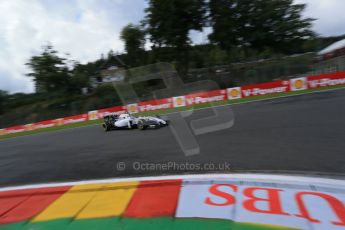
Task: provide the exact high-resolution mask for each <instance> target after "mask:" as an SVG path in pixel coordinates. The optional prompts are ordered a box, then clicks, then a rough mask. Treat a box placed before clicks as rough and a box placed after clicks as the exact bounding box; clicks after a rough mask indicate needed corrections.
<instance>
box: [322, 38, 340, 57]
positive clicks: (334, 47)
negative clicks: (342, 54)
mask: <svg viewBox="0 0 345 230" xmlns="http://www.w3.org/2000/svg"><path fill="white" fill-rule="evenodd" d="M341 48H345V39H343V40H340V41H337V42H335V43H333V44H332V45H330V46H327V47H326V48H325V49H323V50H321V51H320V52H319V53H318V54H319V55H324V54H327V53H331V52H333V51H335V50H337V49H341Z"/></svg>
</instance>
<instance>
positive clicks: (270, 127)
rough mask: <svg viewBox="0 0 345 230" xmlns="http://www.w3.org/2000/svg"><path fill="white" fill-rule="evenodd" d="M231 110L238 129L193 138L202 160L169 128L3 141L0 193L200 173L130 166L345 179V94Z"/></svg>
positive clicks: (94, 129) (92, 129)
mask: <svg viewBox="0 0 345 230" xmlns="http://www.w3.org/2000/svg"><path fill="white" fill-rule="evenodd" d="M231 108H232V110H233V113H234V116H235V123H234V125H233V126H232V127H231V128H229V129H226V130H221V131H217V132H212V133H208V134H202V135H198V136H196V140H197V142H198V144H199V146H200V154H198V155H194V156H189V157H186V156H185V155H184V153H183V152H182V151H181V149H180V147H179V145H178V142H177V141H176V139H175V138H174V135H173V133H172V131H171V129H170V128H169V127H165V128H162V129H158V130H146V131H139V130H123V131H112V132H108V133H105V132H104V131H103V130H102V128H101V127H100V126H88V127H81V128H76V129H67V130H62V131H56V132H50V133H43V134H36V135H32V136H24V137H17V138H12V139H4V140H0V175H1V176H0V187H4V186H9V185H22V184H31V183H45V182H62V181H75V180H84V179H96V178H97V179H99V178H111V177H130V176H150V175H162V174H181V173H186V172H193V173H196V172H201V171H188V170H186V169H184V170H183V169H180V170H178V169H177V168H176V167H183V166H177V165H175V169H169V170H135V169H133V162H140V163H162V162H163V163H167V164H168V162H170V164H171V162H175V163H174V164H178V163H180V164H184V165H186V164H187V163H198V164H203V163H214V164H215V165H216V166H218V165H217V163H224V162H226V163H227V164H228V166H229V165H230V168H231V169H230V171H229V170H228V169H226V168H224V169H225V170H226V171H224V169H223V170H217V169H214V170H211V171H218V172H221V173H225V172H234V171H241V172H242V171H248V170H249V171H274V172H278V171H279V172H282V171H283V172H287V171H288V172H301V171H305V172H309V173H315V172H318V173H327V174H335V175H343V174H344V175H345V90H336V91H327V92H322V93H314V94H306V95H301V96H294V97H287V98H280V99H274V100H267V101H261V102H252V103H247V104H240V105H233V106H231ZM207 115H211V110H210V109H204V110H199V111H196V112H194V114H193V116H191V117H190V118H189V119H195V118H198V117H204V116H207ZM118 162H124V164H125V166H126V168H125V169H124V170H117V165H118ZM121 166H123V164H121ZM136 166H138V165H136ZM170 166H171V165H170ZM191 167H192V166H189V168H191ZM209 167H210V166H209ZM202 172H205V171H202Z"/></svg>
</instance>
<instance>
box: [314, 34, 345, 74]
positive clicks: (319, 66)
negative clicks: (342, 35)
mask: <svg viewBox="0 0 345 230" xmlns="http://www.w3.org/2000/svg"><path fill="white" fill-rule="evenodd" d="M339 71H345V39H343V40H340V41H337V42H335V43H333V44H332V45H330V46H328V47H326V48H325V49H323V50H321V51H320V52H319V53H317V56H316V58H315V61H314V64H313V66H312V74H314V75H318V74H325V73H333V72H339Z"/></svg>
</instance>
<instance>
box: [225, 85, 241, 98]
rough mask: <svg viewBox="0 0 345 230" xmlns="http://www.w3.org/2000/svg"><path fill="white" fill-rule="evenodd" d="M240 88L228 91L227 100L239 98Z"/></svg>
mask: <svg viewBox="0 0 345 230" xmlns="http://www.w3.org/2000/svg"><path fill="white" fill-rule="evenodd" d="M241 97H242V95H241V87H234V88H229V89H228V99H229V100H231V99H239V98H241Z"/></svg>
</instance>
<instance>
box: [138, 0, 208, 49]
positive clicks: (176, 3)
mask: <svg viewBox="0 0 345 230" xmlns="http://www.w3.org/2000/svg"><path fill="white" fill-rule="evenodd" d="M205 6H206V5H205V1H204V0H150V1H149V6H148V8H146V9H145V12H146V17H145V20H144V24H145V25H146V27H147V32H148V33H149V35H150V40H151V42H152V43H153V45H154V46H158V47H161V46H172V47H177V48H184V47H185V46H187V45H188V44H189V43H190V41H191V40H190V38H189V32H190V31H191V30H197V31H201V30H202V28H203V26H204V17H205V10H206V8H205Z"/></svg>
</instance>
